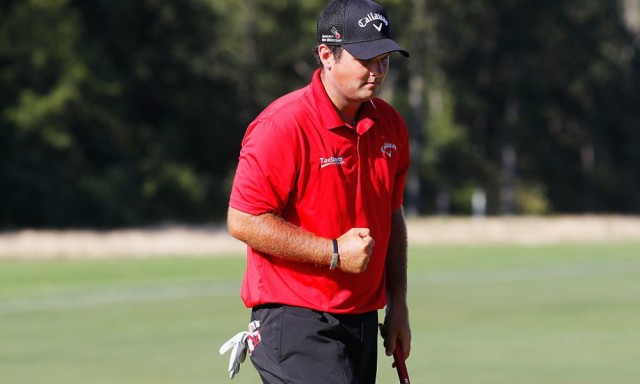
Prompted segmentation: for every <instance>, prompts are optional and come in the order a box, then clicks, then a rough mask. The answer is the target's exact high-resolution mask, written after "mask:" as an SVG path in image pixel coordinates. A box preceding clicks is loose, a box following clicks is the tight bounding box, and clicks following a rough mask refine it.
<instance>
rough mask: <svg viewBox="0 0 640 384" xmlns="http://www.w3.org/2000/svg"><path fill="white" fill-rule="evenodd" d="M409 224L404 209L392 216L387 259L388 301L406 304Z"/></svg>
mask: <svg viewBox="0 0 640 384" xmlns="http://www.w3.org/2000/svg"><path fill="white" fill-rule="evenodd" d="M407 243H408V241H407V226H406V223H405V220H404V214H403V213H402V209H399V210H396V211H394V212H393V213H392V216H391V234H390V237H389V247H388V250H387V260H386V275H387V281H386V290H387V301H388V302H389V303H390V304H392V305H393V304H398V305H403V306H406V301H407Z"/></svg>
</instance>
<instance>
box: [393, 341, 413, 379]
mask: <svg viewBox="0 0 640 384" xmlns="http://www.w3.org/2000/svg"><path fill="white" fill-rule="evenodd" d="M393 362H394V363H395V364H396V371H398V379H399V380H400V384H411V381H410V380H409V372H408V371H407V364H406V363H405V361H404V353H403V352H402V345H401V344H400V342H399V341H398V342H397V343H396V349H395V351H393Z"/></svg>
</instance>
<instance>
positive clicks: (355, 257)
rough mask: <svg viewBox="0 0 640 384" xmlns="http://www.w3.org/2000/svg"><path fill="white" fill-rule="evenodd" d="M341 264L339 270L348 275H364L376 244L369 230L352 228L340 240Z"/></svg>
mask: <svg viewBox="0 0 640 384" xmlns="http://www.w3.org/2000/svg"><path fill="white" fill-rule="evenodd" d="M337 240H338V253H339V254H340V263H339V264H338V268H340V270H341V271H343V272H347V273H362V272H364V271H365V270H366V269H367V264H369V259H370V258H371V251H372V250H373V246H374V244H375V243H376V242H375V240H373V237H371V234H370V231H369V229H368V228H351V229H350V230H349V231H347V232H346V233H345V234H343V235H342V236H340V237H339V238H338V239H337Z"/></svg>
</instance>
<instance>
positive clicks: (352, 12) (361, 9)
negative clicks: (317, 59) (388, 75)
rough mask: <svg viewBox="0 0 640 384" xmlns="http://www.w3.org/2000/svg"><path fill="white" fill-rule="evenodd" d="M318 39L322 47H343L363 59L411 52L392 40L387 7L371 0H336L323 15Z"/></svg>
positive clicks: (407, 55)
mask: <svg viewBox="0 0 640 384" xmlns="http://www.w3.org/2000/svg"><path fill="white" fill-rule="evenodd" d="M316 37H317V39H318V43H319V44H326V45H340V46H342V47H344V49H346V50H347V51H348V52H349V53H350V54H351V55H353V56H354V57H356V58H358V59H360V60H369V59H372V58H374V57H376V56H380V55H382V54H385V53H389V52H400V53H401V54H402V55H403V56H405V57H409V52H407V51H406V50H405V49H404V48H402V47H401V46H400V45H398V43H396V42H395V41H393V39H392V38H391V27H390V25H389V19H388V18H387V13H386V12H385V10H384V8H382V7H381V6H380V5H379V4H377V3H374V2H373V1H370V0H332V1H331V2H330V3H329V4H328V5H327V6H326V7H325V8H324V10H322V13H321V14H320V18H319V19H318V27H317V29H316Z"/></svg>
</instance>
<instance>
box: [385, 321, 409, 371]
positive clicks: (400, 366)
mask: <svg viewBox="0 0 640 384" xmlns="http://www.w3.org/2000/svg"><path fill="white" fill-rule="evenodd" d="M378 327H379V328H380V335H381V336H382V338H383V339H384V336H385V335H384V325H382V324H378ZM404 360H405V359H404V353H403V352H402V344H401V343H400V341H396V349H395V350H394V351H393V365H395V367H396V372H398V380H400V384H411V380H410V379H409V371H407V364H406V363H405V361H404Z"/></svg>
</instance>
